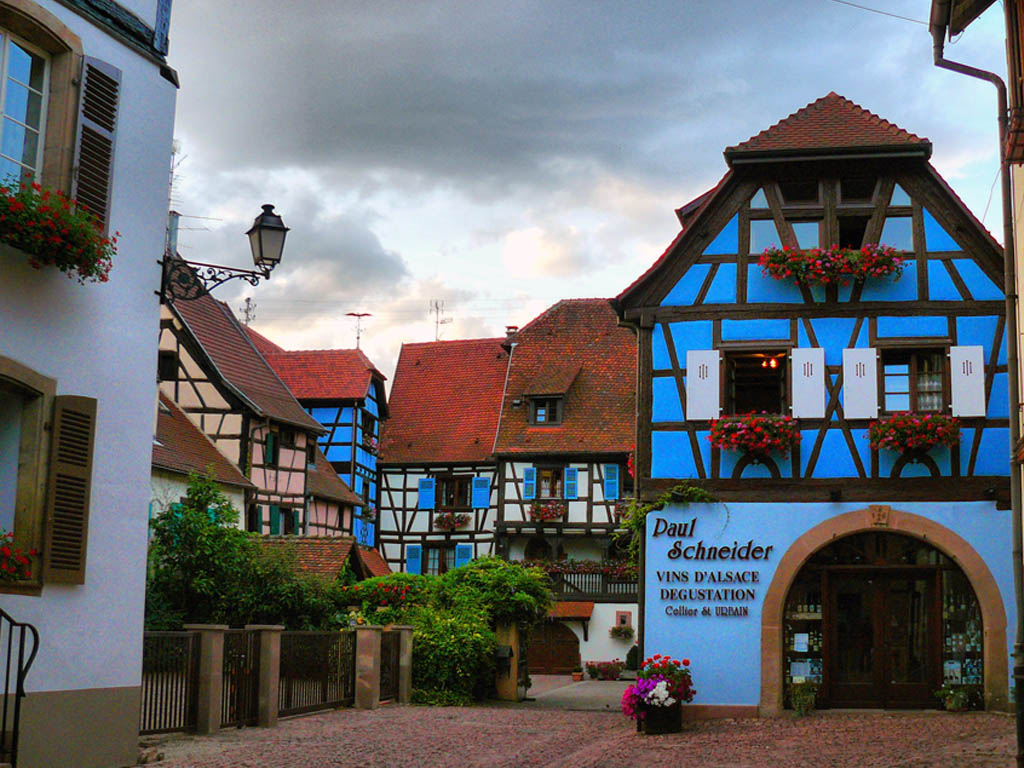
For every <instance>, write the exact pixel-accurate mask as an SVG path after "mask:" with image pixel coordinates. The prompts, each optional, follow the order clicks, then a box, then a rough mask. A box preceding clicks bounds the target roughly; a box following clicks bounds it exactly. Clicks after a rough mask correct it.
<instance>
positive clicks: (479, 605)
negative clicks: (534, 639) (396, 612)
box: [437, 557, 553, 629]
mask: <svg viewBox="0 0 1024 768" xmlns="http://www.w3.org/2000/svg"><path fill="white" fill-rule="evenodd" d="M437 600H438V604H439V605H442V606H448V607H453V608H459V607H463V608H468V609H474V608H476V609H479V610H482V611H484V612H485V613H486V614H487V615H488V616H489V617H490V619H491V622H492V623H493V624H502V623H509V624H517V625H519V627H520V628H522V629H529V628H530V627H531V626H533V625H534V624H536V623H537V622H539V621H541V620H542V619H543V618H544V617H545V616H546V615H547V612H548V609H549V608H551V604H552V601H553V600H552V595H551V582H550V581H549V579H548V576H547V574H546V573H545V572H544V571H543V570H541V569H540V568H529V567H523V566H522V565H520V564H518V563H509V562H506V561H505V560H502V559H501V558H497V557H485V558H481V559H479V560H473V561H472V562H470V563H468V564H467V565H464V566H463V567H461V568H456V569H454V570H451V571H448V572H447V573H445V574H444V575H443V576H440V577H438V583H437Z"/></svg>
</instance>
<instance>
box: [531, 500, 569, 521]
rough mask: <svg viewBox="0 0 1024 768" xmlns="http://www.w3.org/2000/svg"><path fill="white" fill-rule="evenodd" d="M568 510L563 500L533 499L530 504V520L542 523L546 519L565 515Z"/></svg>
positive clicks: (555, 518)
mask: <svg viewBox="0 0 1024 768" xmlns="http://www.w3.org/2000/svg"><path fill="white" fill-rule="evenodd" d="M568 511H569V507H568V505H566V503H565V502H564V501H535V502H533V504H531V505H530V521H531V522H534V523H544V522H547V521H548V520H557V519H558V518H560V517H565V513H566V512H568Z"/></svg>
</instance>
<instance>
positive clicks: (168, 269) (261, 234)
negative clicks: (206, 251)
mask: <svg viewBox="0 0 1024 768" xmlns="http://www.w3.org/2000/svg"><path fill="white" fill-rule="evenodd" d="M172 226H173V225H172ZM172 234H173V233H172ZM245 234H246V235H248V236H249V246H250V247H251V248H252V261H253V264H254V265H255V267H256V268H255V269H239V268H237V267H222V266H220V265H218V264H206V263H204V262H201V261H186V260H185V259H183V258H181V257H180V256H178V254H177V253H176V252H175V251H176V247H174V246H173V245H171V246H170V247H168V249H167V252H166V253H165V254H164V258H163V260H162V261H161V262H160V263H161V266H162V276H161V280H160V300H161V301H163V302H167V303H170V302H174V301H191V300H193V299H198V298H199V297H200V296H205V295H206V294H207V293H209V292H210V291H212V290H213V289H214V288H216V287H217V286H218V285H221V284H222V283H226V282H227V281H228V280H234V279H235V278H239V279H241V280H244V281H245V282H247V283H249V285H259V282H260V280H261V279H265V278H269V277H270V273H271V272H272V271H273V269H274V267H276V266H277V265H278V263H279V262H280V261H281V254H282V253H283V251H284V239H285V235H287V234H288V227H286V226H285V225H284V222H283V221H282V220H281V217H280V216H278V215H277V214H276V213H274V206H273V205H270V204H269V203H268V204H266V205H264V206H263V212H262V213H261V214H260V215H259V216H257V217H256V219H255V220H254V221H253V223H252V227H250V228H249V231H248V232H246V233H245ZM176 239H177V238H176V237H173V236H172V238H171V241H172V243H173V242H174V241H175V240H176Z"/></svg>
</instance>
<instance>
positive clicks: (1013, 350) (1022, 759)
mask: <svg viewBox="0 0 1024 768" xmlns="http://www.w3.org/2000/svg"><path fill="white" fill-rule="evenodd" d="M1011 5H1012V3H1009V2H1007V3H1005V4H1004V8H1005V9H1006V14H1007V17H1008V19H1007V20H1008V21H1009V14H1010V6H1011ZM948 20H949V0H937V2H935V3H934V4H933V5H932V17H931V23H930V25H929V26H930V29H931V33H932V51H933V54H934V61H935V66H937V67H941V68H942V69H948V70H950V71H951V72H957V73H959V74H962V75H967V76H968V77H975V78H978V79H979V80H987V81H988V82H990V83H992V85H994V86H995V88H996V93H997V96H998V100H999V104H998V110H999V174H1000V181H1001V183H1000V186H1001V188H1002V195H1003V291H1004V292H1005V293H1006V338H1007V344H1006V368H1007V374H1008V376H1007V378H1008V379H1009V390H1010V392H1009V395H1010V510H1011V515H1012V518H1013V591H1014V597H1015V603H1016V610H1017V629H1016V635H1015V637H1014V641H1013V687H1014V697H1013V698H1014V701H1015V702H1016V710H1017V712H1016V721H1017V768H1024V541H1022V521H1021V476H1020V468H1019V467H1018V466H1017V463H1016V457H1015V456H1014V449H1015V448H1016V447H1017V443H1018V442H1019V441H1020V383H1019V371H1018V369H1017V344H1018V342H1019V339H1018V336H1017V280H1016V275H1015V264H1014V249H1013V201H1012V198H1011V194H1010V164H1009V162H1008V161H1007V159H1006V136H1007V131H1008V127H1009V109H1008V105H1007V95H1006V83H1004V82H1003V80H1002V78H1001V77H999V75H997V74H995V73H994V72H986V71H985V70H982V69H977V68H975V67H969V66H967V65H966V64H959V63H957V62H954V61H949V60H948V59H945V58H943V55H942V49H943V43H944V38H945V33H946V27H947V24H948ZM1007 30H1008V31H1009V27H1008V28H1007Z"/></svg>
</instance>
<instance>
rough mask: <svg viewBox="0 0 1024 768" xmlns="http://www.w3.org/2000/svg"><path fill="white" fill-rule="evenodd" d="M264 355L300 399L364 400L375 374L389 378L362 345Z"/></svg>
mask: <svg viewBox="0 0 1024 768" xmlns="http://www.w3.org/2000/svg"><path fill="white" fill-rule="evenodd" d="M263 356H264V357H265V358H266V359H267V362H268V363H270V364H271V365H272V366H273V368H274V370H275V371H276V372H277V375H278V376H280V377H281V381H283V382H284V383H285V384H287V385H288V388H289V389H290V390H291V391H292V394H293V395H295V397H297V398H298V399H299V400H361V399H363V398H364V397H366V393H367V391H369V388H370V382H371V381H372V380H373V376H374V374H376V375H377V376H379V377H380V379H381V380H383V379H384V378H385V377H384V375H383V374H382V373H381V372H380V371H378V370H377V368H376V366H374V364H373V363H371V362H370V360H369V358H368V357H367V356H366V355H364V354H363V352H362V350H360V349H305V350H294V351H292V350H288V351H285V350H280V351H276V352H274V351H270V352H264V353H263Z"/></svg>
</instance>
